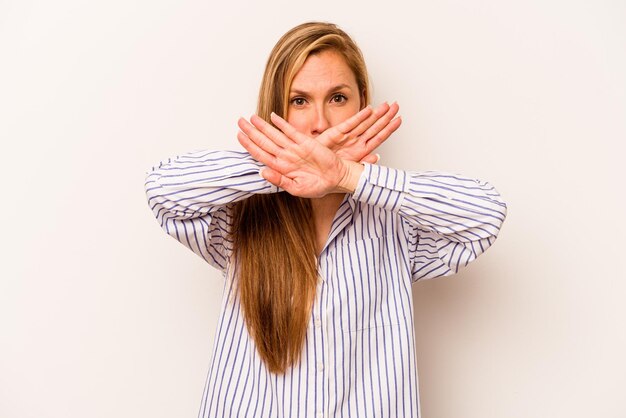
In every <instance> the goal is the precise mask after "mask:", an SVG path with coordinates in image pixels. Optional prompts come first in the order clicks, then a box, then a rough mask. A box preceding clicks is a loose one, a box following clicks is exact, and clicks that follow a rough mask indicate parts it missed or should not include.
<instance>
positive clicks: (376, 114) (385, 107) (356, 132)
mask: <svg viewBox="0 0 626 418" xmlns="http://www.w3.org/2000/svg"><path fill="white" fill-rule="evenodd" d="M388 111H389V104H388V103H387V102H383V103H381V104H380V105H378V107H377V108H376V109H374V110H373V111H372V114H371V115H370V116H369V117H368V118H367V119H365V120H364V121H363V122H361V123H360V124H359V125H358V126H357V127H355V128H354V129H353V130H352V131H351V132H350V134H351V135H353V136H354V137H357V136H360V135H362V134H363V132H365V131H367V130H368V129H369V128H370V127H371V126H372V125H374V124H375V123H376V122H378V121H379V120H380V118H381V117H383V116H384V115H385V114H386V113H387V112H388Z"/></svg>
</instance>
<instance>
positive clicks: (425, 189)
mask: <svg viewBox="0 0 626 418" xmlns="http://www.w3.org/2000/svg"><path fill="white" fill-rule="evenodd" d="M261 167H262V164H260V163H259V162H257V161H255V160H254V159H253V158H252V157H251V156H250V155H249V154H248V153H246V152H234V151H198V152H192V153H188V154H185V155H182V156H179V157H175V158H171V159H168V160H165V161H162V162H161V163H159V165H158V166H156V167H153V168H152V169H151V170H150V171H149V172H148V173H147V179H146V184H145V186H146V194H147V198H148V203H149V206H150V208H151V209H152V211H153V212H154V215H155V216H156V218H157V220H158V222H159V223H160V225H161V226H162V228H163V229H164V230H165V231H166V232H167V233H168V234H169V235H171V236H172V237H174V238H176V239H177V240H178V241H180V242H181V243H182V244H184V245H185V246H187V247H188V248H189V249H191V250H192V251H193V252H194V253H196V254H197V255H199V256H200V257H202V258H203V259H204V260H206V262H207V263H209V264H210V265H212V266H214V267H216V268H218V269H220V270H221V271H222V272H223V275H224V279H225V287H224V298H223V301H222V306H221V314H220V317H219V320H218V321H219V322H218V328H217V333H216V338H215V345H214V349H213V354H212V360H211V365H210V370H209V373H208V377H207V380H206V385H205V388H204V393H203V395H202V401H201V405H200V412H199V417H201V418H205V417H319V418H322V417H339V416H341V417H344V416H345V417H358V416H361V417H418V416H419V394H418V378H417V367H416V358H415V336H414V326H413V299H412V293H411V284H412V283H413V282H415V281H417V280H420V279H430V278H435V277H439V276H447V275H451V274H454V273H456V272H458V271H459V269H461V268H463V267H464V266H467V264H468V263H469V262H471V261H472V260H474V259H475V258H476V257H478V256H479V255H480V254H482V253H483V252H484V251H485V250H487V248H488V247H489V246H490V245H491V244H493V242H494V240H495V239H496V236H497V235H498V231H499V229H500V227H501V225H502V222H503V221H504V218H505V216H506V204H505V203H504V202H503V201H502V199H501V197H500V195H499V194H498V192H497V191H496V190H495V189H494V187H493V186H491V185H490V184H489V183H487V182H483V181H479V180H475V179H471V178H466V177H463V176H459V175H454V174H448V173H442V172H434V171H427V172H407V171H402V170H397V169H393V168H388V167H383V166H378V165H369V164H365V170H364V172H363V174H362V175H361V177H360V180H359V183H358V186H357V188H356V190H355V192H354V193H353V194H348V195H346V196H345V198H344V200H343V202H342V203H341V206H340V207H339V210H338V211H337V213H336V215H335V218H334V220H333V223H332V227H331V231H330V234H329V238H328V241H327V243H326V246H325V248H324V249H323V251H322V253H321V254H320V256H319V258H318V271H319V277H320V280H319V281H318V285H317V289H316V290H317V292H316V299H315V302H314V305H313V309H312V312H311V317H310V321H309V325H308V329H307V334H306V340H305V344H304V347H303V351H302V358H301V361H300V363H299V364H297V365H295V366H293V367H291V368H289V369H288V370H287V372H286V373H285V374H284V375H276V374H272V373H270V372H269V371H268V370H267V368H266V367H265V365H264V363H263V362H262V361H261V358H260V357H259V355H258V353H257V351H256V349H255V344H254V341H253V339H252V338H251V336H250V335H249V334H248V330H247V328H246V325H245V323H244V320H243V316H242V310H241V306H240V304H239V297H238V295H237V292H236V291H235V289H236V287H235V286H233V284H234V282H235V280H236V276H237V274H236V271H235V268H234V263H231V262H229V258H230V255H231V253H232V241H231V240H230V238H229V229H230V226H231V225H232V218H231V208H232V203H233V202H236V201H239V200H242V199H245V198H247V197H249V196H250V195H252V194H255V193H276V192H280V190H279V189H278V188H277V187H275V186H273V185H272V184H270V183H268V182H267V181H266V180H264V179H263V178H261V177H260V176H259V174H258V173H259V169H260V168H261Z"/></svg>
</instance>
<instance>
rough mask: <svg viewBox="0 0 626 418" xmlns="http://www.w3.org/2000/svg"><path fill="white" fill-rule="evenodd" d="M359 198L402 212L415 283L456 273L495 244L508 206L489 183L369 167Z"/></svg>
mask: <svg viewBox="0 0 626 418" xmlns="http://www.w3.org/2000/svg"><path fill="white" fill-rule="evenodd" d="M354 198H355V199H356V200H358V201H361V202H363V203H367V204H369V205H376V206H380V207H383V208H385V209H387V210H389V211H392V212H394V213H397V214H398V215H399V216H400V217H401V218H402V221H403V226H404V231H403V233H404V235H405V238H406V240H407V242H408V243H409V252H410V257H411V274H412V277H413V280H414V281H416V280H419V279H423V278H426V279H430V278H435V277H439V276H447V275H450V274H454V273H457V272H458V271H459V269H461V268H463V267H465V266H467V265H468V264H469V263H470V262H471V261H472V260H474V259H476V257H478V256H479V255H480V254H482V253H483V252H485V251H486V250H487V248H489V247H490V246H491V245H492V244H493V242H494V241H495V239H496V237H497V236H498V233H499V231H500V228H501V226H502V223H503V222H504V219H505V218H506V212H507V206H506V203H504V201H503V200H502V198H501V197H500V194H499V193H498V192H497V191H496V189H495V188H494V187H493V186H492V185H491V184H489V183H487V182H484V181H480V180H475V179H472V178H467V177H463V176H460V175H456V174H449V173H441V172H435V171H427V172H420V173H416V172H407V171H402V170H397V169H393V168H388V167H382V166H377V165H370V164H365V170H364V171H363V174H362V175H361V178H360V179H359V184H358V186H357V188H356V190H355V192H354Z"/></svg>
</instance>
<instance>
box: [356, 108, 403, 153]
mask: <svg viewBox="0 0 626 418" xmlns="http://www.w3.org/2000/svg"><path fill="white" fill-rule="evenodd" d="M401 124H402V118H401V117H400V116H398V117H397V118H395V119H394V120H392V121H391V122H390V123H389V124H388V125H387V126H385V127H384V128H383V129H382V130H381V131H380V132H378V133H377V134H376V135H375V136H374V137H373V138H371V139H369V140H368V141H367V142H366V143H365V151H366V152H367V153H371V152H372V151H374V150H375V149H376V148H378V147H379V146H380V145H381V144H382V143H383V142H385V141H386V140H387V139H388V138H389V137H390V136H391V134H392V133H394V132H395V131H396V130H397V129H398V128H399V127H400V125H401Z"/></svg>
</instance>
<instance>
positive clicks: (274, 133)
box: [250, 115, 293, 148]
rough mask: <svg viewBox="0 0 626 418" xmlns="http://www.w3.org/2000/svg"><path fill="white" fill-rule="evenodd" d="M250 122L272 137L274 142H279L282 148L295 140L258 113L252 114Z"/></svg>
mask: <svg viewBox="0 0 626 418" xmlns="http://www.w3.org/2000/svg"><path fill="white" fill-rule="evenodd" d="M250 122H251V123H252V125H254V127H255V128H257V129H258V130H259V131H260V132H262V133H263V134H264V135H265V136H267V137H268V138H270V139H271V140H272V141H273V142H274V143H276V144H278V145H279V146H280V147H281V148H286V147H288V146H289V145H291V144H292V143H293V141H292V140H291V139H289V138H288V137H287V136H286V135H285V134H283V133H282V132H281V131H279V130H278V129H276V128H274V127H273V126H272V125H270V124H269V123H267V122H266V121H265V120H263V119H262V118H260V117H258V116H257V115H252V116H250Z"/></svg>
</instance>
